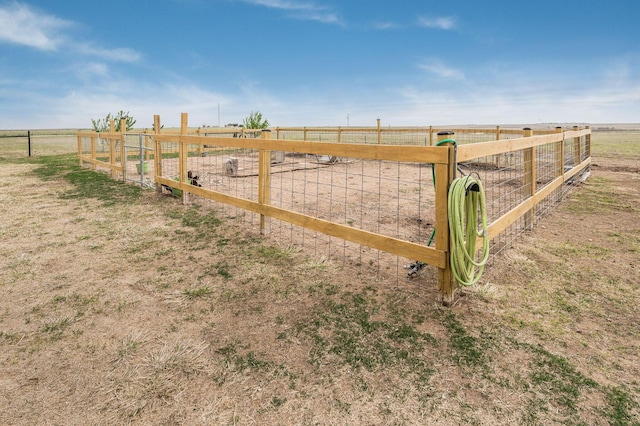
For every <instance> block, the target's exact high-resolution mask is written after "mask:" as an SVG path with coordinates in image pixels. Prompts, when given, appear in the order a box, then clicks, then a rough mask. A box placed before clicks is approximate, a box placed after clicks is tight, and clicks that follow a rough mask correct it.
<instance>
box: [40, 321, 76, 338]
mask: <svg viewBox="0 0 640 426" xmlns="http://www.w3.org/2000/svg"><path fill="white" fill-rule="evenodd" d="M70 324H71V320H70V319H69V318H53V319H49V320H46V321H44V324H43V325H42V328H41V329H40V331H41V332H43V333H46V334H47V335H48V336H49V338H50V339H51V340H58V339H60V338H61V337H62V334H63V333H64V331H65V330H66V329H67V327H68V326H69V325H70Z"/></svg>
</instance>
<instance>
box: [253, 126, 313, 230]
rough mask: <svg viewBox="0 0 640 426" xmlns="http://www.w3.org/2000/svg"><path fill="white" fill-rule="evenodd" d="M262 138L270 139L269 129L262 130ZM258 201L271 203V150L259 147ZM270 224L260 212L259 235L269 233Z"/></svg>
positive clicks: (268, 219) (266, 203) (263, 203)
mask: <svg viewBox="0 0 640 426" xmlns="http://www.w3.org/2000/svg"><path fill="white" fill-rule="evenodd" d="M305 132H306V130H305ZM262 139H271V130H268V129H265V130H263V131H262ZM258 203H260V204H262V205H267V206H268V205H269V204H271V151H270V150H266V149H261V150H260V152H259V154H258ZM270 225H271V220H270V218H269V217H268V216H267V215H265V214H260V234H261V235H269V232H270V231H271V226H270Z"/></svg>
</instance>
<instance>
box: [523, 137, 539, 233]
mask: <svg viewBox="0 0 640 426" xmlns="http://www.w3.org/2000/svg"><path fill="white" fill-rule="evenodd" d="M522 130H523V132H522V135H523V136H524V137H525V138H530V137H532V136H533V130H531V128H529V127H525V128H524V129H522ZM524 191H525V193H524V196H525V198H528V197H533V196H534V195H536V147H535V146H534V147H531V148H529V149H525V150H524ZM533 221H534V209H533V208H532V209H530V210H528V211H527V212H526V213H525V214H524V229H532V228H533Z"/></svg>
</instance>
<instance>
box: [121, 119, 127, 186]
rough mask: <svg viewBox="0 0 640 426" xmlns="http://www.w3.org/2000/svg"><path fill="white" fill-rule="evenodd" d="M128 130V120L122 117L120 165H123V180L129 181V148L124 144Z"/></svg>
mask: <svg viewBox="0 0 640 426" xmlns="http://www.w3.org/2000/svg"><path fill="white" fill-rule="evenodd" d="M126 132H127V120H126V119H125V118H122V119H120V165H121V166H122V181H123V182H126V181H127V157H126V155H127V150H126V148H125V146H124V143H125V138H126V135H125V133H126Z"/></svg>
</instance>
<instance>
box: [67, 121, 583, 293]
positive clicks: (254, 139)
mask: <svg viewBox="0 0 640 426" xmlns="http://www.w3.org/2000/svg"><path fill="white" fill-rule="evenodd" d="M187 120H188V116H187V114H183V115H182V124H181V128H180V129H179V131H175V132H173V133H172V132H168V131H158V132H155V133H126V132H121V133H119V132H114V131H111V132H108V133H94V132H78V154H79V160H80V164H81V165H90V166H91V167H93V169H95V170H102V171H106V172H108V173H111V175H112V176H113V177H114V178H118V179H123V180H128V181H135V182H138V183H140V184H142V185H145V186H149V187H154V188H156V190H157V191H158V192H164V193H167V194H168V193H171V194H173V195H175V196H179V197H181V198H182V201H183V202H185V203H187V202H188V203H196V204H205V203H214V204H215V205H216V206H217V208H218V209H219V210H224V211H225V213H226V214H227V215H229V216H233V217H235V218H237V219H239V220H243V221H247V222H249V223H254V224H255V226H256V227H258V226H259V229H260V231H261V233H263V234H265V235H266V234H268V235H270V236H271V237H272V238H274V239H275V240H277V241H279V242H281V243H285V244H287V245H301V246H304V247H309V248H311V249H313V250H315V251H316V253H323V254H326V255H327V256H328V257H331V258H342V259H343V260H345V261H347V262H349V264H350V265H353V267H354V268H356V267H359V268H369V267H371V268H377V270H378V272H379V273H381V274H384V275H385V276H389V277H390V276H392V275H394V274H395V276H396V278H397V277H399V276H400V275H402V274H404V275H406V272H404V273H403V272H400V270H401V267H400V265H401V264H405V263H407V262H413V261H419V262H423V263H425V264H427V265H430V266H431V268H426V270H433V271H434V272H435V271H437V273H434V274H424V273H423V277H422V279H426V280H428V276H434V277H435V276H437V285H438V288H439V292H440V297H441V298H442V301H443V302H445V303H451V302H452V301H453V300H454V295H455V283H454V281H453V279H452V277H451V269H450V265H449V253H450V251H451V248H450V241H449V231H448V230H449V222H448V211H447V197H448V187H449V184H450V183H451V182H452V180H453V179H454V177H455V176H456V175H459V174H461V173H464V174H466V175H471V174H472V175H474V176H476V177H479V178H480V179H481V181H482V182H483V186H484V188H485V194H486V200H487V216H488V222H489V226H488V234H489V238H490V240H491V253H492V255H495V254H497V253H499V252H500V251H501V250H503V249H504V248H505V247H508V246H509V245H510V244H511V243H512V242H513V240H514V239H515V238H516V237H517V236H518V235H519V234H520V233H522V232H524V231H525V230H527V229H530V228H531V227H532V226H533V225H534V224H535V222H536V220H538V219H539V218H540V217H542V216H543V215H544V214H545V213H547V212H548V211H549V210H550V209H551V208H552V207H553V206H554V205H555V204H557V203H558V202H559V201H560V200H562V198H563V197H564V196H565V195H566V193H567V192H568V190H569V189H570V188H571V186H572V185H573V184H575V183H576V182H578V181H579V179H581V178H582V177H583V176H586V174H587V173H588V171H589V165H590V136H591V131H590V129H588V128H587V129H582V130H580V129H578V128H577V127H574V128H573V129H572V130H568V131H565V130H564V129H562V128H556V129H551V130H546V131H536V132H534V131H532V130H529V129H524V130H514V129H501V128H499V127H496V128H492V129H452V131H449V132H444V131H442V130H444V129H437V128H433V127H428V128H382V127H381V126H380V124H379V122H378V126H377V127H373V128H272V129H269V130H252V129H238V128H210V129H198V130H196V131H194V130H192V129H189V127H188V122H187ZM123 128H124V127H123ZM154 128H155V129H161V126H160V118H159V117H158V116H156V117H155V125H154ZM445 138H451V139H455V141H456V143H455V144H452V143H447V144H445V145H441V146H435V145H436V143H437V142H438V140H439V139H440V140H441V139H445ZM434 229H435V238H433V241H431V240H432V238H431V237H432V234H433V231H434ZM394 267H395V272H394ZM425 276H426V277H427V278H425ZM418 279H420V277H419V278H418Z"/></svg>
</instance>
